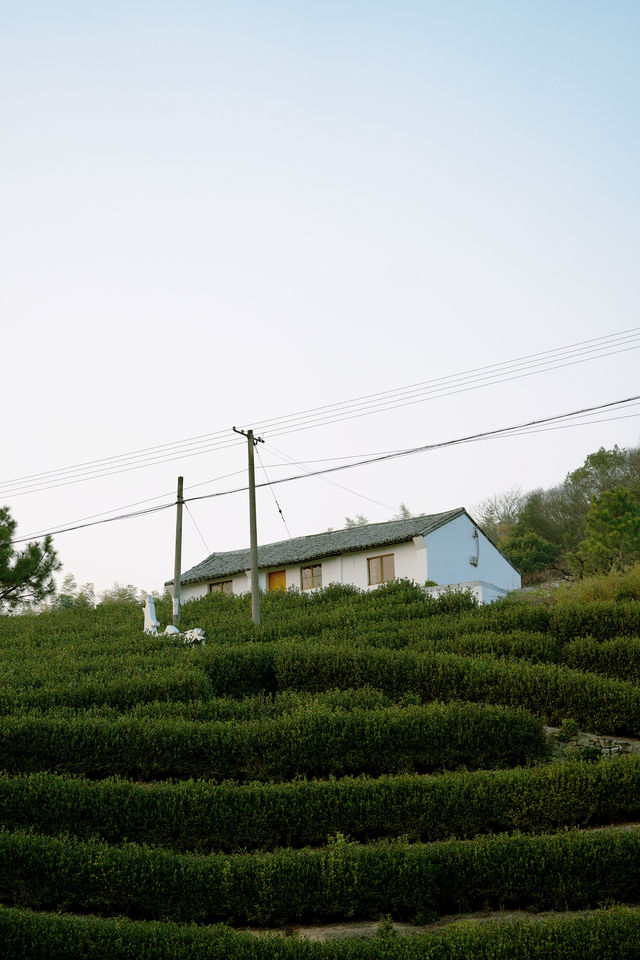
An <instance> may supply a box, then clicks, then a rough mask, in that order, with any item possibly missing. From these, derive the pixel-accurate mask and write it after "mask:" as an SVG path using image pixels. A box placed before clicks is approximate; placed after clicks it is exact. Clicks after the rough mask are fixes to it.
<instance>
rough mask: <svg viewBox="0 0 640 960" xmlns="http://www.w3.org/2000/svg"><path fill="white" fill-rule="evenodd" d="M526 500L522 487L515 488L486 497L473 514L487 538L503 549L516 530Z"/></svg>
mask: <svg viewBox="0 0 640 960" xmlns="http://www.w3.org/2000/svg"><path fill="white" fill-rule="evenodd" d="M525 500H526V498H525V496H524V494H523V493H522V490H521V489H520V487H513V488H512V489H511V490H507V491H505V492H504V493H496V494H494V495H493V496H491V497H486V498H485V499H484V500H482V501H481V502H480V503H479V504H478V505H477V507H475V508H474V511H473V514H474V516H476V517H477V518H478V522H479V523H480V526H481V527H482V529H483V530H484V532H485V533H486V534H487V536H488V537H490V538H491V540H493V542H494V543H496V544H497V545H498V546H499V547H502V545H503V544H504V543H505V542H506V540H508V538H509V537H510V536H511V535H512V533H513V531H514V530H515V526H516V523H517V522H518V519H519V517H520V514H521V513H522V509H523V507H524V504H525Z"/></svg>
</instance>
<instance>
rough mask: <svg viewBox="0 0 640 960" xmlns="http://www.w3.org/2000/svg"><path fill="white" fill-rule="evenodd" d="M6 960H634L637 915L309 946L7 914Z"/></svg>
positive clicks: (2, 916)
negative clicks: (469, 958)
mask: <svg viewBox="0 0 640 960" xmlns="http://www.w3.org/2000/svg"><path fill="white" fill-rule="evenodd" d="M0 942H2V945H3V960H104V958H105V957H109V960H461V958H467V957H473V958H474V960H505V958H514V960H558V958H559V957H562V960H635V958H637V957H638V956H639V955H640V911H639V910H634V909H629V908H627V907H615V908H611V909H601V910H593V911H591V912H589V913H585V914H584V915H582V916H564V917H545V918H520V919H517V920H516V919H510V920H507V921H494V922H492V923H478V924H474V925H465V926H463V927H460V926H456V927H450V928H448V929H447V928H445V929H441V930H438V931H434V932H433V933H421V934H413V935H409V936H405V937H393V936H379V937H376V938H374V939H371V940H364V939H361V938H360V937H353V938H352V939H350V940H342V939H341V940H339V941H333V942H331V941H329V942H327V943H318V942H312V941H311V940H307V939H298V938H295V937H291V938H285V937H283V936H282V935H278V934H271V935H262V936H255V935H253V934H251V933H242V932H239V931H237V930H232V929H230V928H229V927H226V926H222V925H218V926H214V927H200V926H195V925H189V926H180V925H179V924H176V923H170V922H165V923H162V922H157V921H155V922H154V921H146V922H145V921H132V920H127V919H124V918H117V919H98V918H96V917H82V918H81V917H74V916H70V915H65V914H59V913H34V912H32V911H30V910H20V909H15V908H13V909H12V908H8V907H0Z"/></svg>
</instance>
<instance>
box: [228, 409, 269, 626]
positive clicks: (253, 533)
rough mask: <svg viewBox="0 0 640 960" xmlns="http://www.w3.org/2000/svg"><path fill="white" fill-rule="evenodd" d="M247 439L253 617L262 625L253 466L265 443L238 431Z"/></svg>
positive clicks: (248, 432) (238, 431)
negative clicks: (257, 450)
mask: <svg viewBox="0 0 640 960" xmlns="http://www.w3.org/2000/svg"><path fill="white" fill-rule="evenodd" d="M233 431H234V433H241V434H242V436H243V437H246V438H247V441H248V449H249V534H250V537H251V616H252V618H253V622H254V623H260V589H259V586H258V525H257V522H256V475H255V468H254V466H253V448H254V447H255V445H256V444H257V443H264V440H263V439H262V437H254V435H253V430H247V431H246V432H245V431H244V430H236V428H235V427H234V428H233Z"/></svg>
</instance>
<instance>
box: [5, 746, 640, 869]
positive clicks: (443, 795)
mask: <svg viewBox="0 0 640 960" xmlns="http://www.w3.org/2000/svg"><path fill="white" fill-rule="evenodd" d="M639 816H640V757H637V756H627V757H618V758H612V759H610V760H607V761H602V762H600V763H588V762H572V763H563V764H558V763H552V764H548V765H544V766H539V767H531V768H517V769H514V770H500V771H496V770H492V771H477V772H470V771H461V772H456V773H446V774H440V775H438V776H416V775H409V774H406V775H403V776H388V777H381V778H378V779H375V780H372V779H368V778H365V777H357V778H347V779H342V780H323V781H318V780H313V781H304V780H298V781H292V782H290V783H280V784H276V783H264V784H261V783H249V784H243V785H236V784H229V783H225V784H219V785H215V784H211V783H208V782H206V781H197V782H193V781H191V782H185V783H179V784H167V783H156V784H144V785H143V784H138V783H132V782H130V781H118V780H107V781H97V782H96V781H90V780H84V779H76V778H67V777H63V776H59V775H57V774H50V773H34V774H29V775H19V776H10V775H8V774H1V775H0V825H2V826H4V827H8V828H9V829H16V828H29V827H32V828H33V829H34V830H37V831H38V832H40V833H46V834H50V835H56V834H61V833H62V834H65V833H68V834H69V835H73V836H76V837H80V838H83V839H87V838H99V839H102V840H105V841H107V842H110V843H118V842H119V841H121V840H122V838H123V837H126V838H127V839H128V840H129V841H131V842H135V843H144V844H149V845H151V846H168V847H171V848H172V849H174V850H177V851H182V852H198V853H210V852H211V851H213V850H221V851H226V852H233V851H243V850H256V849H258V850H268V849H274V848H275V847H285V846H289V847H303V846H322V845H323V844H325V843H326V841H327V837H328V836H332V835H335V834H338V833H341V834H343V835H344V836H347V837H349V838H350V839H351V840H357V841H360V842H367V841H370V840H375V839H379V838H381V837H388V838H397V837H400V836H403V837H406V838H407V839H408V840H411V841H418V840H420V841H432V840H440V839H446V838H448V837H460V838H465V837H473V836H476V835H479V834H482V833H488V832H496V833H497V832H507V831H514V830H521V831H524V832H530V833H536V832H546V831H552V830H557V829H560V828H562V827H573V826H578V825H580V824H585V825H592V824H607V823H613V822H615V821H619V820H631V819H634V818H638V817H639Z"/></svg>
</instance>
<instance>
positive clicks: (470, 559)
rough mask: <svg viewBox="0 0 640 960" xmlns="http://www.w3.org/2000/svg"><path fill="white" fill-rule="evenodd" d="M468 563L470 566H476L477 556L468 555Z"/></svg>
mask: <svg viewBox="0 0 640 960" xmlns="http://www.w3.org/2000/svg"><path fill="white" fill-rule="evenodd" d="M469 563H470V564H471V566H472V567H477V566H478V558H477V557H469Z"/></svg>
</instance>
